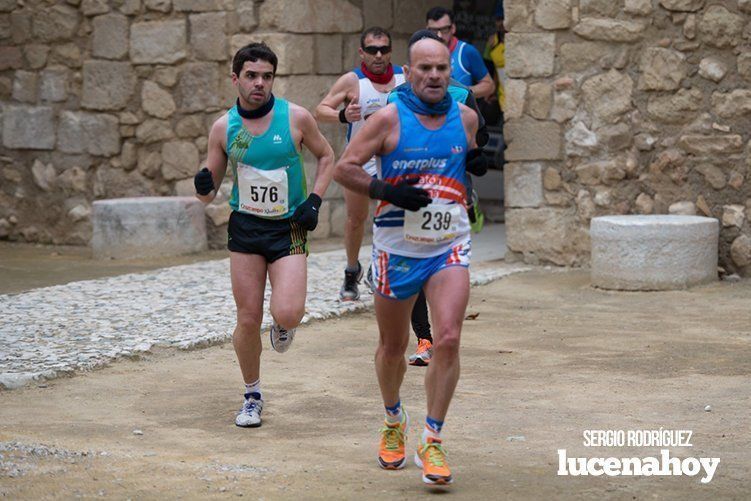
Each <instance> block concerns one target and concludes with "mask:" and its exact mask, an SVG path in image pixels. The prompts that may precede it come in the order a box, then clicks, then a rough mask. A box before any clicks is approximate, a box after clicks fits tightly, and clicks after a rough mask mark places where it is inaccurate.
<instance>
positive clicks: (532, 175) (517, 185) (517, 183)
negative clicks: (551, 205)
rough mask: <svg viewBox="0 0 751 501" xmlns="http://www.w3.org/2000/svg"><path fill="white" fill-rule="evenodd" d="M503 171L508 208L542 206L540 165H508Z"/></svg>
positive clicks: (505, 198)
mask: <svg viewBox="0 0 751 501" xmlns="http://www.w3.org/2000/svg"><path fill="white" fill-rule="evenodd" d="M503 169H504V170H503V172H504V180H505V182H504V183H503V184H504V186H503V187H504V192H505V196H504V200H505V202H506V207H539V206H540V205H541V204H542V202H543V197H542V166H541V165H540V164H538V163H507V164H506V165H505V166H504V168H503Z"/></svg>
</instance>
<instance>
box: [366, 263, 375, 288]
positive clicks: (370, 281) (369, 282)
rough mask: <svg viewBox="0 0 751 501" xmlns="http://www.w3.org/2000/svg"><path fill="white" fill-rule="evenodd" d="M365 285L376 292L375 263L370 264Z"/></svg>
mask: <svg viewBox="0 0 751 501" xmlns="http://www.w3.org/2000/svg"><path fill="white" fill-rule="evenodd" d="M365 285H367V286H368V289H370V293H371V294H373V293H375V289H376V287H375V282H374V281H373V265H370V266H368V273H367V274H366V275H365Z"/></svg>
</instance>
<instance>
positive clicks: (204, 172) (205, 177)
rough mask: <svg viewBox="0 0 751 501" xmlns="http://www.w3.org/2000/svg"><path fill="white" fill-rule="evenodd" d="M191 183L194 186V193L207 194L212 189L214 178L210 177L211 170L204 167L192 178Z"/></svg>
mask: <svg viewBox="0 0 751 501" xmlns="http://www.w3.org/2000/svg"><path fill="white" fill-rule="evenodd" d="M193 184H194V185H195V187H196V193H198V194H199V195H208V194H209V193H211V192H212V191H214V179H213V178H212V177H211V171H209V168H208V167H204V168H203V169H201V170H200V171H198V174H196V176H195V177H194V178H193Z"/></svg>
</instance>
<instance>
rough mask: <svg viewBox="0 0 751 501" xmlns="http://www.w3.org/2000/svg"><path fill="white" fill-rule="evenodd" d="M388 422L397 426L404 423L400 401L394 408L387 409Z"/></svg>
mask: <svg viewBox="0 0 751 501" xmlns="http://www.w3.org/2000/svg"><path fill="white" fill-rule="evenodd" d="M386 422H387V423H388V424H397V423H401V422H402V402H401V400H399V401H398V402H397V403H396V405H395V406H394V407H391V408H389V407H386Z"/></svg>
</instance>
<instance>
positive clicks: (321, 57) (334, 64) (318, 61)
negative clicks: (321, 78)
mask: <svg viewBox="0 0 751 501" xmlns="http://www.w3.org/2000/svg"><path fill="white" fill-rule="evenodd" d="M348 69H349V68H348ZM315 72H316V73H317V74H319V75H322V74H334V75H339V74H341V73H342V36H341V35H316V36H315Z"/></svg>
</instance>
